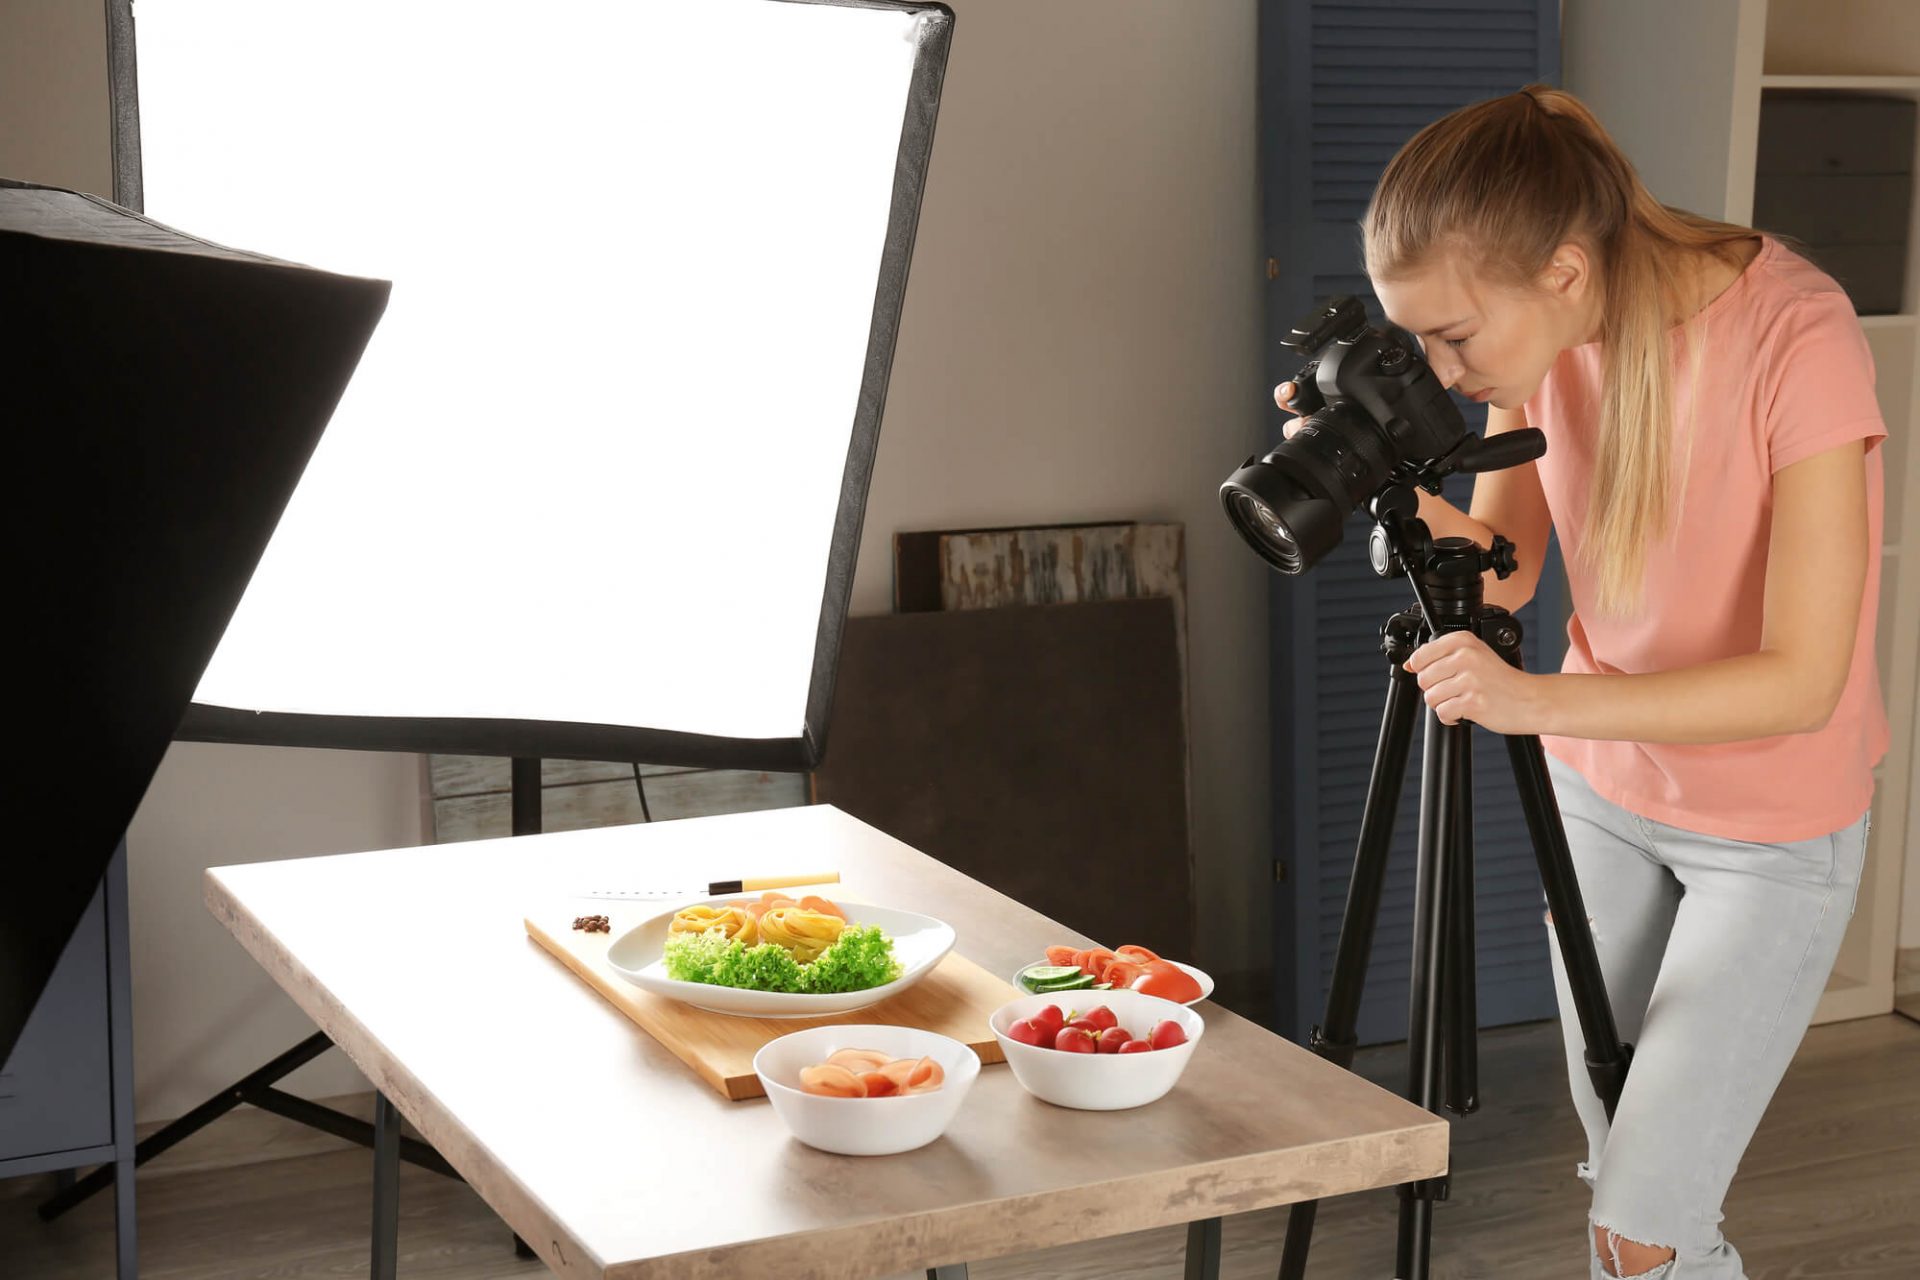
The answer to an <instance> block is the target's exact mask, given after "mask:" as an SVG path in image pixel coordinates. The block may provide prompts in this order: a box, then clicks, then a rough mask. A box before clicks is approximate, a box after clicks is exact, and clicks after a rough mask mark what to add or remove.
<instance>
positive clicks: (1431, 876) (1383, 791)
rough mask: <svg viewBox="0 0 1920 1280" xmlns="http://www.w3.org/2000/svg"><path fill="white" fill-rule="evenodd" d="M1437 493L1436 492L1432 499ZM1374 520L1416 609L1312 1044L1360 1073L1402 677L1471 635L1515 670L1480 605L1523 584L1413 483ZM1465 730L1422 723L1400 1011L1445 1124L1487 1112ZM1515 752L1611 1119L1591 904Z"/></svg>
mask: <svg viewBox="0 0 1920 1280" xmlns="http://www.w3.org/2000/svg"><path fill="white" fill-rule="evenodd" d="M1433 488H1434V491H1436V492H1437V491H1438V486H1437V484H1436V485H1434V486H1433ZM1368 510H1369V512H1370V514H1371V515H1372V516H1373V519H1374V522H1375V523H1374V529H1373V533H1372V536H1371V539H1370V541H1369V554H1370V558H1371V560H1372V563H1373V569H1374V572H1375V573H1377V574H1379V575H1380V576H1381V577H1383V578H1385V577H1392V576H1394V575H1395V574H1397V573H1404V574H1405V575H1406V577H1407V580H1408V581H1409V582H1410V583H1411V584H1412V586H1413V592H1414V595H1415V597H1416V598H1417V600H1418V602H1419V610H1418V611H1417V612H1404V613H1397V614H1395V615H1394V616H1393V617H1391V618H1389V619H1388V620H1387V623H1386V625H1385V626H1384V627H1383V628H1382V629H1381V648H1382V650H1383V651H1384V652H1385V654H1386V657H1387V661H1388V663H1389V665H1390V668H1391V672H1390V676H1389V680H1388V685H1387V705H1386V711H1385V712H1384V714H1383V716H1382V718H1381V723H1380V740H1379V745H1378V747H1377V749H1376V751H1375V755H1374V762H1373V775H1372V778H1371V779H1370V781H1369V783H1368V786H1367V800H1366V808H1365V810H1364V812H1363V814H1362V816H1361V823H1360V841H1359V848H1358V851H1357V852H1356V853H1355V855H1354V866H1353V879H1352V881H1351V883H1350V885H1349V887H1348V890H1347V905H1346V912H1345V915H1344V917H1343V918H1342V920H1341V924H1340V943H1339V949H1338V951H1337V952H1336V953H1335V957H1334V965H1333V982H1332V985H1331V988H1330V989H1329V991H1328V994H1327V1012H1326V1021H1325V1022H1324V1024H1322V1025H1320V1026H1316V1027H1314V1028H1313V1032H1312V1035H1311V1037H1310V1040H1309V1047H1311V1048H1312V1050H1313V1051H1314V1052H1315V1053H1317V1054H1319V1055H1320V1056H1321V1057H1323V1058H1325V1059H1327V1060H1328V1061H1329V1062H1332V1063H1334V1064H1336V1065H1338V1066H1340V1067H1342V1068H1345V1067H1350V1066H1351V1065H1352V1063H1353V1053H1354V1049H1355V1047H1356V1041H1355V1033H1354V1025H1355V1021H1356V1019H1357V1017H1358V1015H1359V1009H1360V993H1361V989H1362V987H1363V985H1364V984H1365V981H1366V970H1367V956H1368V953H1369V951H1370V950H1371V948H1372V945H1373V928H1374V921H1375V919H1376V917H1377V916H1378V913H1379V906H1380V886H1381V882H1382V881H1383V880H1384V879H1385V876H1386V869H1387V850H1388V846H1389V845H1390V844H1391V843H1392V839H1393V816H1394V812H1395V810H1396V809H1397V807H1398V806H1399V802H1400V789H1401V783H1402V782H1403V780H1404V779H1405V776H1406V769H1407V755H1408V751H1409V749H1410V746H1411V741H1412V737H1413V720H1414V714H1415V708H1416V707H1417V706H1418V705H1419V703H1420V701H1421V695H1420V688H1419V682H1418V681H1417V680H1416V679H1415V677H1414V676H1413V675H1412V674H1411V673H1410V672H1408V671H1407V670H1406V666H1405V663H1406V661H1407V659H1408V658H1410V657H1411V656H1412V655H1413V651H1414V650H1415V649H1417V648H1419V647H1420V645H1421V644H1423V643H1425V642H1426V641H1427V639H1429V638H1430V637H1433V636H1438V635H1442V634H1444V633H1446V632H1449V631H1471V632H1473V633H1474V635H1476V636H1478V637H1479V638H1480V639H1481V640H1483V641H1485V642H1486V643H1487V645H1488V646H1489V647H1490V648H1492V649H1493V650H1494V652H1496V653H1498V654H1499V655H1500V656H1501V657H1502V658H1503V659H1505V660H1506V661H1507V662H1509V663H1511V664H1512V665H1513V666H1515V667H1518V666H1519V665H1520V637H1521V630H1520V624H1519V623H1518V622H1517V621H1515V620H1514V618H1513V617H1512V615H1511V614H1509V613H1508V612H1507V611H1506V610H1505V609H1502V608H1500V607H1498V606H1497V605H1489V604H1486V603H1485V602H1484V599H1483V591H1482V586H1481V575H1482V574H1483V573H1485V572H1486V571H1488V570H1492V571H1493V572H1495V573H1496V574H1497V575H1498V576H1499V577H1500V578H1502V579H1504V578H1506V577H1507V576H1508V575H1509V574H1511V573H1512V572H1513V571H1514V568H1515V564H1514V558H1513V551H1514V547H1513V544H1512V543H1511V542H1508V541H1507V540H1506V539H1505V538H1501V537H1498V536H1495V538H1494V540H1493V547H1492V549H1491V550H1485V549H1482V548H1481V546H1480V545H1479V544H1478V543H1476V542H1473V541H1471V540H1470V539H1467V538H1439V539H1434V538H1432V537H1431V536H1430V535H1429V532H1428V529H1427V526H1426V523H1425V522H1424V521H1422V520H1420V519H1419V518H1418V516H1417V515H1416V514H1415V513H1416V512H1417V511H1418V510H1419V500H1418V498H1417V497H1416V495H1415V493H1414V491H1413V489H1412V487H1411V486H1410V485H1409V484H1407V483H1404V482H1401V483H1395V484H1391V485H1389V486H1387V487H1386V488H1384V489H1382V490H1381V491H1380V492H1379V493H1378V494H1377V495H1375V497H1374V498H1373V499H1372V500H1371V502H1370V503H1369V506H1368ZM1471 733H1472V726H1471V725H1470V724H1468V723H1466V722H1462V723H1460V724H1453V725H1448V724H1442V723H1441V722H1440V719H1439V717H1438V716H1437V715H1436V714H1435V713H1434V712H1433V711H1431V710H1429V711H1428V712H1427V715H1426V756H1425V760H1424V762H1423V765H1422V769H1421V778H1420V835H1419V846H1418V854H1417V858H1416V864H1415V868H1416V869H1415V876H1414V916H1413V973H1412V992H1411V997H1410V1000H1409V1008H1408V1013H1407V1056H1408V1066H1409V1089H1408V1097H1409V1098H1410V1099H1411V1100H1412V1101H1413V1102H1415V1103H1418V1104H1419V1105H1420V1106H1422V1107H1425V1108H1426V1109H1427V1110H1429V1111H1436V1110H1438V1105H1439V1103H1440V1102H1441V1101H1443V1100H1444V1102H1445V1105H1446V1107H1447V1109H1448V1110H1449V1111H1452V1112H1454V1113H1455V1114H1457V1115H1467V1114H1469V1113H1471V1112H1473V1111H1476V1110H1478V1109H1479V1106H1480V1099H1479V1083H1478V1066H1477V1062H1476V1059H1475V1046H1474V1036H1475V1029H1476V1026H1477V1022H1478V1018H1477V1016H1476V1011H1475V998H1474V940H1473V938H1474V931H1473V761H1472V738H1471V736H1470V735H1471ZM1506 744H1507V753H1508V756H1509V758H1510V760H1511V762H1512V766H1513V776H1514V783H1515V785H1516V786H1517V787H1518V789H1519V793H1520V803H1521V807H1522V808H1523V809H1524V810H1525V813H1526V820H1527V832H1528V834H1529V836H1530V837H1531V839H1532V842H1533V851H1534V856H1535V858H1536V859H1537V860H1538V862H1539V866H1540V881H1541V884H1542V886H1543V887H1544V888H1545V890H1546V895H1547V904H1548V906H1549V908H1550V909H1551V910H1552V912H1553V919H1554V921H1555V930H1554V932H1555V935H1556V936H1557V937H1558V939H1559V944H1560V954H1561V957H1562V959H1563V960H1564V961H1565V964H1566V971H1567V979H1568V982H1569V984H1570V985H1571V987H1572V989H1573V1001H1574V1008H1575V1010H1576V1012H1577V1014H1578V1017H1579V1020H1580V1032H1581V1035H1582V1037H1583V1038H1584V1039H1585V1041H1586V1062H1587V1072H1588V1074H1589V1076H1590V1077H1591V1078H1592V1080H1593V1085H1594V1089H1595V1091H1596V1092H1597V1093H1598V1094H1599V1095H1600V1099H1601V1101H1602V1102H1603V1103H1604V1104H1605V1106H1606V1111H1607V1117H1608V1119H1612V1118H1613V1111H1614V1107H1615V1105H1616V1104H1617V1103H1618V1102H1619V1099H1620V1090H1621V1087H1622V1086H1623V1085H1624V1084H1625V1083H1626V1078H1627V1067H1628V1065H1629V1063H1630V1061H1631V1059H1632V1056H1633V1047H1632V1046H1631V1045H1626V1044H1621V1043H1620V1042H1619V1037H1618V1033H1617V1032H1616V1031H1615V1029H1614V1022H1613V1011H1612V1009H1611V1008H1610V1007H1609V1006H1608V1004H1607V993H1606V985H1605V983H1604V981H1603V980H1602V977H1601V972H1600V960H1599V956H1598V955H1597V954H1596V953H1595V951H1594V946H1593V934H1592V931H1591V930H1590V929H1589V928H1588V926H1587V913H1586V907H1585V905H1584V904H1583V903H1582V902H1581V900H1580V885H1579V882H1578V880H1576V879H1575V877H1574V872H1573V861H1572V856H1571V855H1570V854H1569V852H1568V850H1567V837H1566V832H1565V830H1564V829H1563V828H1562V826H1561V823H1560V813H1559V810H1558V808H1557V807H1556V806H1555V803H1554V798H1553V782H1552V780H1551V779H1550V778H1549V777H1548V775H1547V767H1546V756H1545V753H1544V752H1543V751H1542V750H1541V747H1540V739H1539V738H1537V737H1535V736H1533V735H1530V734H1529V735H1525V736H1521V735H1508V736H1507V737H1506ZM1442 1095H1444V1097H1443V1096H1442ZM1447 1189H1448V1175H1444V1174H1443V1175H1441V1176H1440V1177H1437V1178H1426V1179H1423V1180H1421V1181H1418V1182H1411V1183H1407V1184H1405V1185H1403V1186H1401V1187H1400V1188H1399V1196H1400V1238H1399V1251H1398V1256H1397V1260H1396V1263H1395V1268H1394V1275H1395V1276H1396V1277H1399V1278H1400V1280H1426V1277H1427V1270H1428V1266H1429V1264H1430V1261H1431V1246H1432V1234H1433V1203H1434V1201H1436V1200H1444V1199H1446V1198H1447ZM1317 1203H1318V1202H1317V1201H1312V1200H1308V1201H1303V1202H1301V1203H1299V1204H1296V1205H1294V1206H1293V1209H1292V1212H1291V1213H1290V1214H1289V1216H1288V1219H1287V1238H1286V1245H1285V1247H1284V1249H1283V1251H1282V1253H1281V1259H1280V1280H1300V1278H1301V1277H1302V1276H1303V1275H1304V1274H1305V1271H1306V1265H1307V1247H1308V1245H1309V1243H1310V1242H1311V1239H1312V1234H1313V1220H1314V1214H1315V1209H1316V1207H1317Z"/></svg>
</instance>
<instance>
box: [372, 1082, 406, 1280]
mask: <svg viewBox="0 0 1920 1280" xmlns="http://www.w3.org/2000/svg"><path fill="white" fill-rule="evenodd" d="M399 1265H400V1112H399V1110H398V1109H396V1108H395V1107H394V1105H393V1103H392V1102H390V1101H388V1099H387V1095H386V1094H384V1093H380V1092H375V1094H374V1095H373V1273H372V1274H373V1280H395V1273H396V1272H397V1271H398V1269H399Z"/></svg>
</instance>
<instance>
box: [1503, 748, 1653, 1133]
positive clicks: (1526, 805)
mask: <svg viewBox="0 0 1920 1280" xmlns="http://www.w3.org/2000/svg"><path fill="white" fill-rule="evenodd" d="M1507 754H1508V756H1509V757H1510V758H1511V759H1512V761H1513V778H1514V783H1515V785H1516V786H1517V787H1518V788H1519V791H1520V806H1521V808H1522V809H1524V810H1525V811H1526V815H1527V831H1528V833H1529V834H1530V835H1531V836H1532V837H1533V852H1534V857H1535V859H1536V860H1537V861H1538V862H1539V864H1540V884H1541V886H1542V887H1543V888H1544V889H1545V890H1546V894H1547V908H1548V909H1549V910H1550V911H1552V912H1553V922H1554V929H1553V933H1554V936H1555V937H1556V938H1558V939H1559V942H1560V958H1561V960H1562V961H1564V962H1565V965H1566V970H1567V985H1568V986H1569V987H1571V988H1572V989H1573V1007H1574V1011H1575V1013H1576V1015H1577V1016H1578V1018H1579V1020H1580V1034H1581V1037H1582V1038H1583V1039H1584V1040H1585V1041H1586V1045H1587V1075H1588V1076H1589V1077H1590V1078H1591V1079H1592V1080H1593V1090H1594V1092H1595V1093H1597V1094H1599V1095H1600V1101H1601V1103H1602V1104H1604V1105H1605V1107H1606V1109H1607V1119H1608V1120H1612V1119H1613V1109H1614V1107H1615V1106H1617V1105H1618V1104H1619V1102H1620V1090H1621V1089H1622V1088H1623V1087H1625V1085H1626V1083H1627V1068H1628V1066H1629V1065H1630V1064H1631V1063H1632V1061H1633V1046H1632V1045H1628V1044H1622V1043H1621V1042H1620V1032H1619V1030H1618V1029H1617V1028H1616V1027H1615V1025H1614V1021H1613V1006H1612V1005H1611V1004H1609V1003H1608V1001H1607V984H1606V979H1605V977H1604V976H1603V975H1602V973H1601V970H1600V956H1599V953H1598V952H1596V951H1595V950H1594V946H1593V930H1592V929H1591V928H1590V927H1588V924H1587V904H1586V903H1585V902H1584V901H1582V899H1581V897H1580V881H1579V879H1578V878H1577V877H1576V876H1575V875H1574V871H1573V854H1572V852H1571V851H1570V850H1568V848H1567V832H1566V828H1565V827H1564V826H1562V825H1561V822H1560V809H1559V807H1558V806H1557V805H1556V804H1555V803H1554V799H1553V779H1552V777H1551V776H1549V775H1548V773H1547V756H1546V752H1545V751H1544V750H1543V749H1542V748H1541V746H1540V739H1538V738H1536V737H1532V736H1526V737H1514V738H1508V739H1507Z"/></svg>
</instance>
